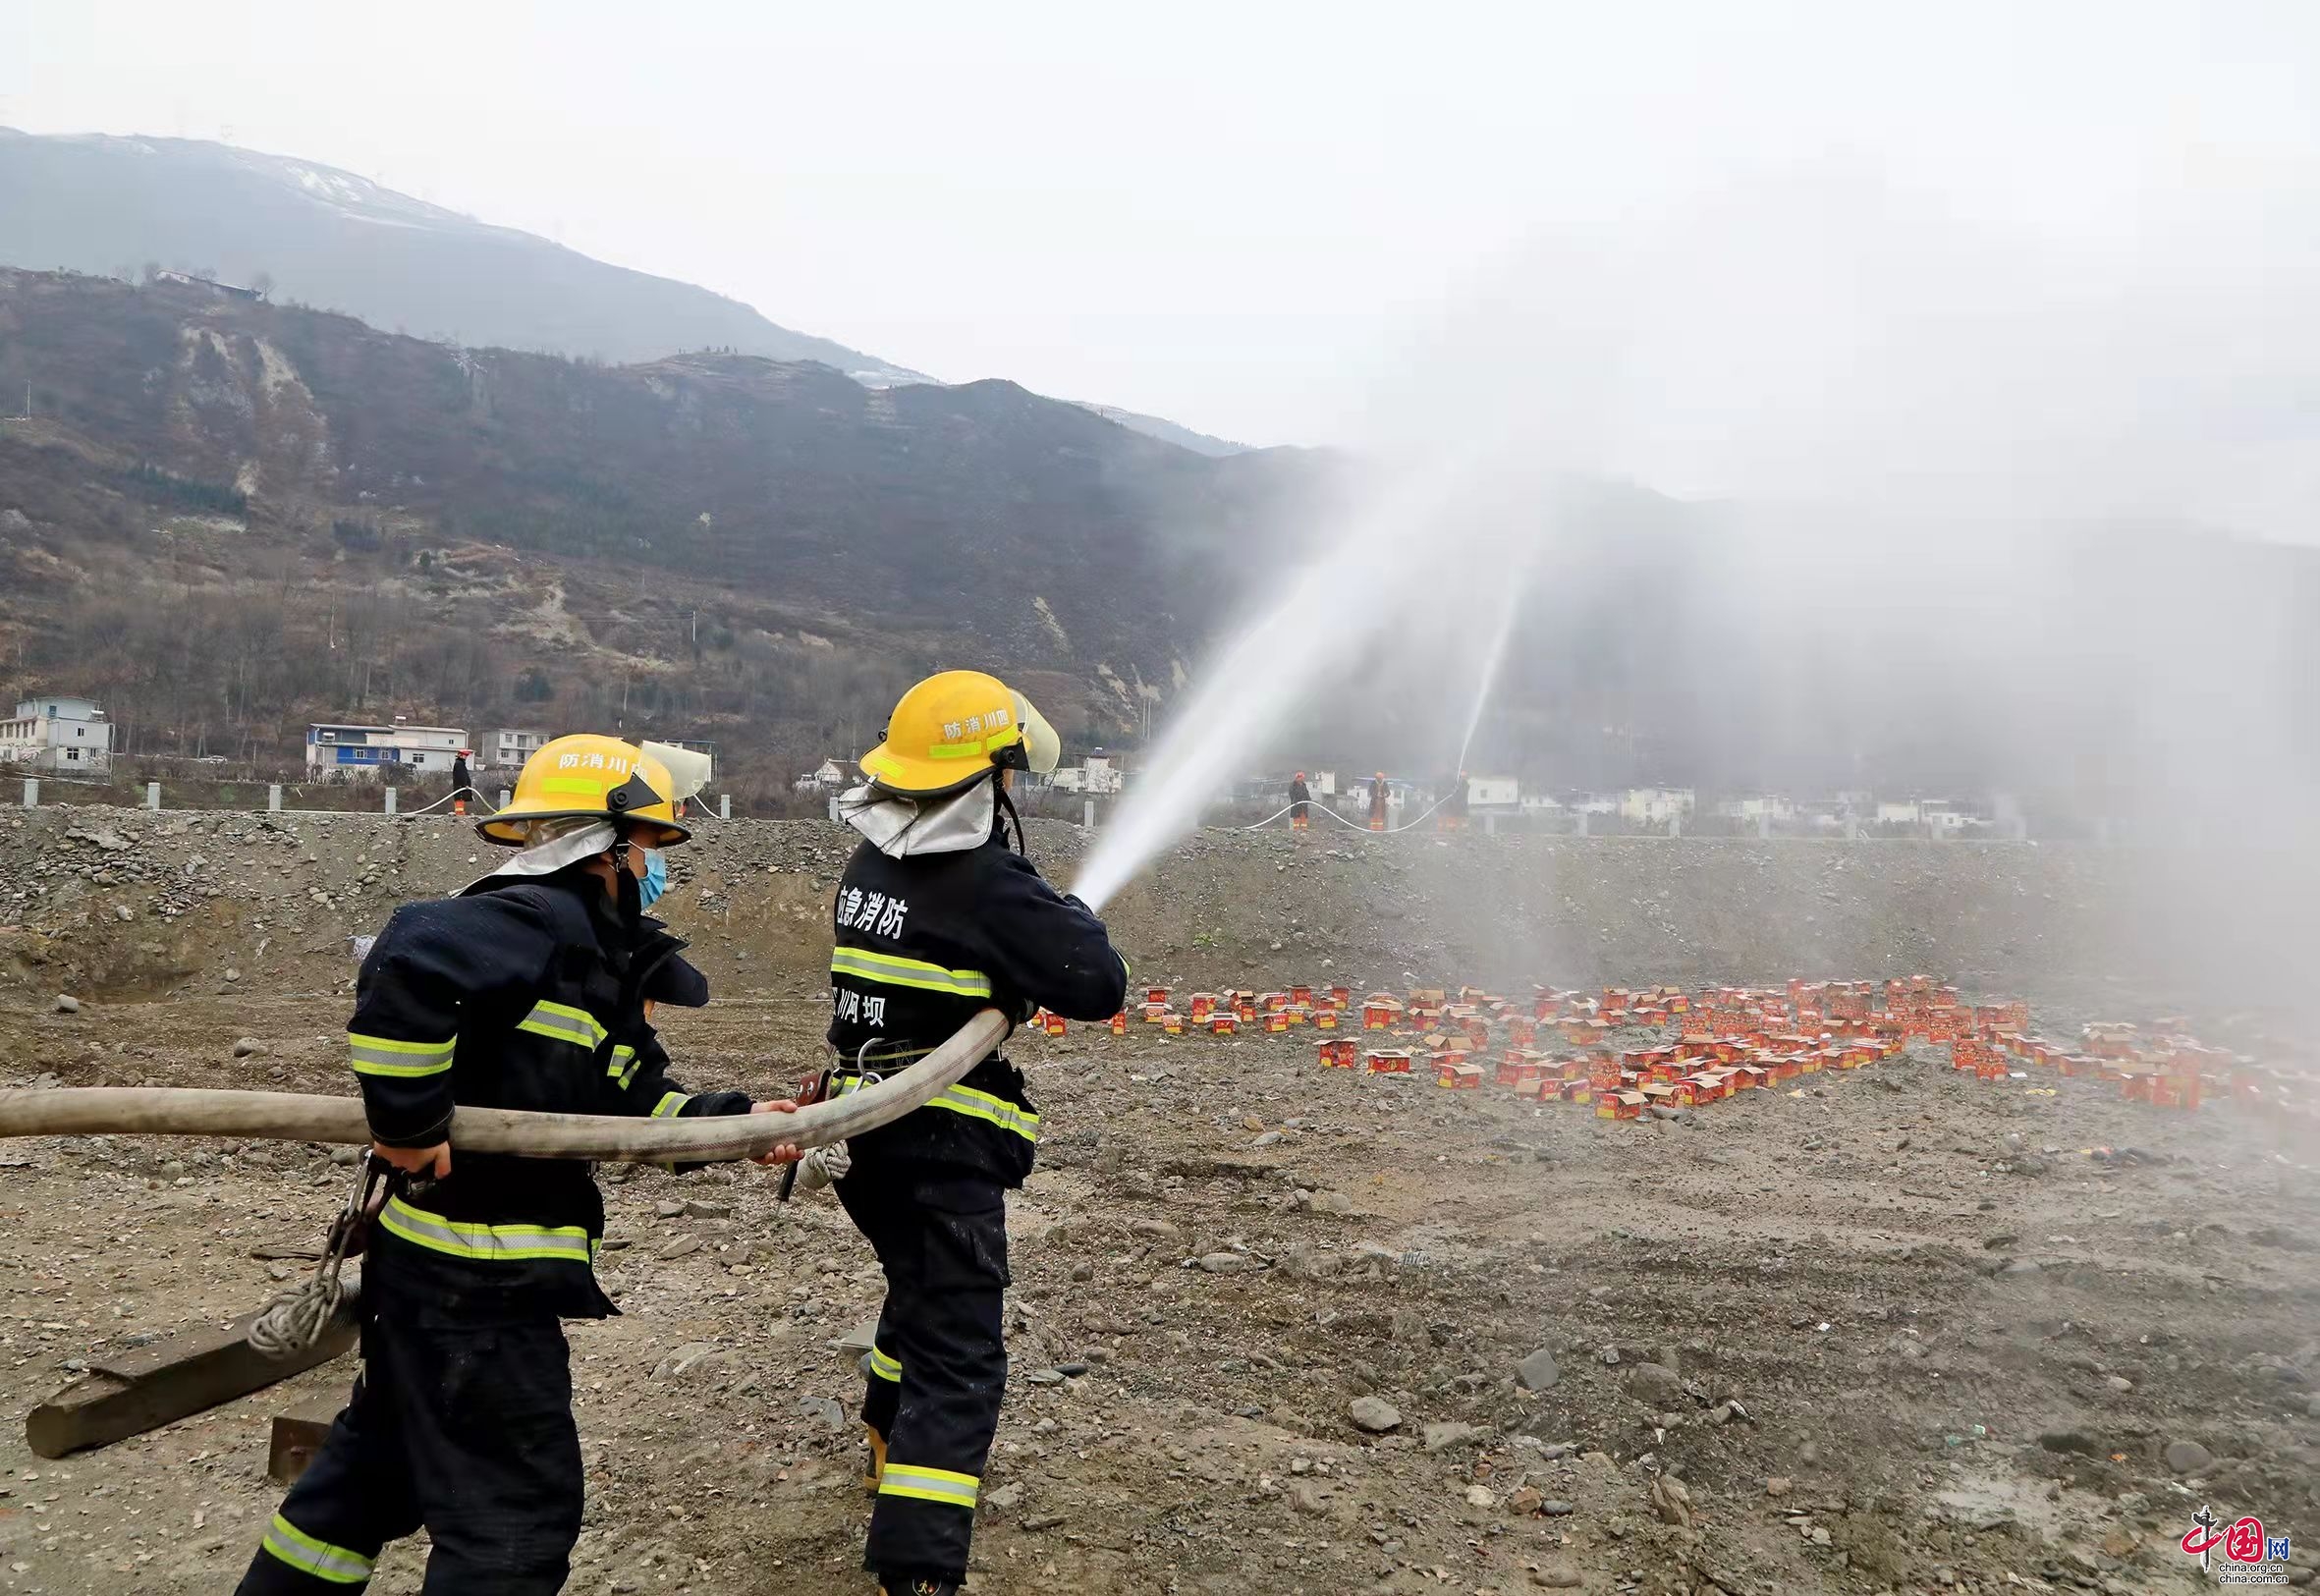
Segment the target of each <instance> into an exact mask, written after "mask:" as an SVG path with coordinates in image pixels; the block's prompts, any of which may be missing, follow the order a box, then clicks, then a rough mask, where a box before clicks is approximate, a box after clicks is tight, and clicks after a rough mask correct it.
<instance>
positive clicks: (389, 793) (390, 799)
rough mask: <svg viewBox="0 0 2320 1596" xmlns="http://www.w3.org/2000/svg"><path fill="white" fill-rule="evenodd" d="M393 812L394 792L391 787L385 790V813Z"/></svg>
mask: <svg viewBox="0 0 2320 1596" xmlns="http://www.w3.org/2000/svg"><path fill="white" fill-rule="evenodd" d="M394 812H395V790H394V789H393V788H392V787H390V788H388V789H387V813H389V814H393V813H394Z"/></svg>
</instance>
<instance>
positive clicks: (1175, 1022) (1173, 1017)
mask: <svg viewBox="0 0 2320 1596" xmlns="http://www.w3.org/2000/svg"><path fill="white" fill-rule="evenodd" d="M1160 1029H1161V1030H1162V1032H1164V1033H1165V1034H1167V1035H1170V1036H1182V1035H1183V1034H1184V1033H1185V1017H1184V1016H1183V1015H1180V1014H1178V1013H1177V1012H1176V1011H1175V1010H1174V1009H1171V1010H1169V1011H1168V1013H1166V1014H1164V1015H1162V1016H1161V1017H1160Z"/></svg>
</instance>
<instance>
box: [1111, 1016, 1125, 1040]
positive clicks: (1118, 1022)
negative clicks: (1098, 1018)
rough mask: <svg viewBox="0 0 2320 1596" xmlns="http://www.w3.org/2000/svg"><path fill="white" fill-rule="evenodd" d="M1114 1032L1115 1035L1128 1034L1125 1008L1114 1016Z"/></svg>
mask: <svg viewBox="0 0 2320 1596" xmlns="http://www.w3.org/2000/svg"><path fill="white" fill-rule="evenodd" d="M1112 1034H1113V1035H1114V1036H1126V1035H1127V1034H1128V1011H1127V1010H1125V1009H1123V1010H1121V1011H1120V1012H1119V1013H1118V1014H1116V1015H1114V1016H1113V1017H1112Z"/></svg>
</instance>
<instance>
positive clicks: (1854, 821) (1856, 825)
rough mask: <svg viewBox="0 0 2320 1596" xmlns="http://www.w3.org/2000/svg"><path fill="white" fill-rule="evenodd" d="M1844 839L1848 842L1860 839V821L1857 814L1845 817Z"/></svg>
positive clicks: (1855, 841)
mask: <svg viewBox="0 0 2320 1596" xmlns="http://www.w3.org/2000/svg"><path fill="white" fill-rule="evenodd" d="M1845 840H1846V841H1847V842H1849V843H1857V842H1859V841H1860V840H1861V823H1860V819H1859V817H1858V816H1856V815H1850V814H1849V815H1847V816H1846V817H1845Z"/></svg>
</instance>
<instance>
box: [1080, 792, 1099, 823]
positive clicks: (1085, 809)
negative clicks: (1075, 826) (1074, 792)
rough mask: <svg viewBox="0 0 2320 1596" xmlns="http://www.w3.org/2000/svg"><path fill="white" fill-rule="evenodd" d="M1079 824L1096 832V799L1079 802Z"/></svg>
mask: <svg viewBox="0 0 2320 1596" xmlns="http://www.w3.org/2000/svg"><path fill="white" fill-rule="evenodd" d="M1079 824H1080V825H1081V826H1083V827H1085V828H1086V829H1087V830H1089V831H1093V830H1095V799H1093V798H1082V799H1080V800H1079Z"/></svg>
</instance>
